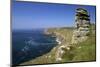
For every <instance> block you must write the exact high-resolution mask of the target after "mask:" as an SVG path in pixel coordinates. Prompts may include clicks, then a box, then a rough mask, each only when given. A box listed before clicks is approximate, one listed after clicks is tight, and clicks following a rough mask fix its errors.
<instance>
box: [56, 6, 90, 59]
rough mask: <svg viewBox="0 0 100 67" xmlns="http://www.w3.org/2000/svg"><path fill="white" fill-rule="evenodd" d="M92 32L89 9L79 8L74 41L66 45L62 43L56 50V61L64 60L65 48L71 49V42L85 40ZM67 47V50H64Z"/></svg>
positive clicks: (73, 36) (75, 42)
mask: <svg viewBox="0 0 100 67" xmlns="http://www.w3.org/2000/svg"><path fill="white" fill-rule="evenodd" d="M89 32H90V19H89V15H88V12H87V10H85V9H83V8H78V9H77V10H76V16H75V30H74V31H73V35H72V41H71V42H70V43H67V44H66V45H61V46H60V47H59V48H58V51H57V52H56V61H62V60H63V59H62V56H63V54H64V53H65V50H67V51H69V50H70V49H71V47H70V46H71V44H77V43H80V42H83V41H85V40H86V39H87V38H88V35H89ZM63 49H65V50H63Z"/></svg>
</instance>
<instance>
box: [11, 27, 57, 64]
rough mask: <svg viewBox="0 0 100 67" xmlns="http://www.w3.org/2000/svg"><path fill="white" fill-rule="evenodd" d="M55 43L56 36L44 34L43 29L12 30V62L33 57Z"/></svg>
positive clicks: (46, 50) (47, 50) (16, 62)
mask: <svg viewBox="0 0 100 67" xmlns="http://www.w3.org/2000/svg"><path fill="white" fill-rule="evenodd" d="M56 45H57V42H56V38H55V37H52V36H51V35H45V34H44V29H35V30H13V31H12V64H13V65H18V64H20V63H23V62H26V61H29V60H31V59H35V58H36V57H39V56H41V55H43V54H46V53H48V52H50V50H51V49H52V48H53V47H55V46H56Z"/></svg>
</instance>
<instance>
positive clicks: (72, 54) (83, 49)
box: [21, 25, 96, 65]
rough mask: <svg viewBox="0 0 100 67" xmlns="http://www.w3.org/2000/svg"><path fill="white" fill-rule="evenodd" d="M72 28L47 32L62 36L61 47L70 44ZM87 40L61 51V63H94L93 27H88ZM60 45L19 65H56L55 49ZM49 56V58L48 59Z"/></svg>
mask: <svg viewBox="0 0 100 67" xmlns="http://www.w3.org/2000/svg"><path fill="white" fill-rule="evenodd" d="M73 30H74V28H66V27H64V28H52V29H48V32H50V33H51V32H56V33H58V34H59V35H63V36H62V37H64V41H63V43H62V44H61V45H67V44H68V43H71V40H72V35H73ZM88 36H89V37H88V39H87V40H86V41H84V42H81V43H78V44H70V45H71V49H70V50H69V51H68V50H66V49H63V50H64V51H65V53H64V54H63V56H62V59H63V60H62V61H61V62H59V63H63V62H76V61H95V60H96V41H95V37H96V36H95V25H91V26H90V34H89V35H88ZM61 45H57V46H56V47H54V48H53V49H52V50H51V51H50V52H48V53H47V54H44V55H42V56H40V57H37V58H36V59H32V60H30V61H27V62H25V63H22V64H21V65H27V64H47V63H58V62H56V61H55V54H56V52H57V48H59V47H60V46H61ZM49 56H51V57H49Z"/></svg>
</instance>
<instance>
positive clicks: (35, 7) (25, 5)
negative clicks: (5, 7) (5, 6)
mask: <svg viewBox="0 0 100 67" xmlns="http://www.w3.org/2000/svg"><path fill="white" fill-rule="evenodd" d="M80 7H82V8H85V9H87V10H88V12H89V13H90V19H91V22H95V6H82V5H68V4H48V3H36V2H18V1H17V2H16V1H14V2H13V3H12V28H13V29H36V28H50V27H65V26H73V25H74V23H75V10H76V9H77V8H80Z"/></svg>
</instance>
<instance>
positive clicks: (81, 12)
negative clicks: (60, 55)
mask: <svg viewBox="0 0 100 67" xmlns="http://www.w3.org/2000/svg"><path fill="white" fill-rule="evenodd" d="M75 27H76V30H74V32H73V36H72V44H77V43H79V42H82V41H85V40H86V39H87V38H88V35H89V32H90V18H89V14H88V12H87V10H85V9H83V8H78V9H77V10H76V16H75Z"/></svg>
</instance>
